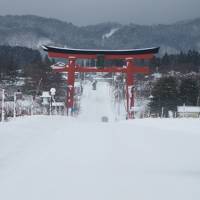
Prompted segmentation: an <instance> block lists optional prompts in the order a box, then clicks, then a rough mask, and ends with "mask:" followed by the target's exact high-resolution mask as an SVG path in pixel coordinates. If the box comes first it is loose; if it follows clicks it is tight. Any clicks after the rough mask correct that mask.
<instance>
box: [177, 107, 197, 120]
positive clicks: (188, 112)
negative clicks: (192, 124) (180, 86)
mask: <svg viewBox="0 0 200 200" xmlns="http://www.w3.org/2000/svg"><path fill="white" fill-rule="evenodd" d="M177 112H178V117H194V118H197V117H200V107H199V106H178V107H177Z"/></svg>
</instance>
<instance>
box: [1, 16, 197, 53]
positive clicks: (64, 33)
mask: <svg viewBox="0 0 200 200" xmlns="http://www.w3.org/2000/svg"><path fill="white" fill-rule="evenodd" d="M42 44H45V45H54V46H60V47H72V48H86V49H87V48H93V49H130V48H147V47H152V46H160V47H161V51H160V52H161V54H164V53H166V52H167V53H178V52H180V51H188V50H189V49H194V50H197V51H200V18H195V19H190V20H184V21H180V22H176V23H173V24H167V25H165V24H157V25H139V24H133V23H130V24H120V23H117V22H105V23H100V24H96V25H87V26H76V25H73V24H72V23H70V22H65V21H62V20H59V19H54V18H45V17H40V16H36V15H6V16H0V45H10V46H25V47H29V48H33V49H38V48H40V46H41V45H42Z"/></svg>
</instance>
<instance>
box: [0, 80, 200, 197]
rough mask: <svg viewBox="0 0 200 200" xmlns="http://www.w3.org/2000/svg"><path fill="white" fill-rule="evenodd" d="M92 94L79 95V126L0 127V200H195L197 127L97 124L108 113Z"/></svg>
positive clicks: (199, 168)
mask: <svg viewBox="0 0 200 200" xmlns="http://www.w3.org/2000/svg"><path fill="white" fill-rule="evenodd" d="M88 87H89V86H88ZM97 88H98V86H97ZM97 91H99V93H98V94H97ZM97 91H96V92H95V91H93V92H94V93H93V94H92V91H91V90H90V89H89V88H88V89H87V88H85V93H84V95H85V97H84V98H83V99H82V100H83V101H82V103H83V104H82V105H83V107H82V109H83V110H82V114H81V116H80V117H79V118H67V117H65V116H33V117H24V118H18V119H17V120H15V121H14V120H13V121H10V122H8V123H0V199H2V200H13V199H14V200H27V199H28V200H55V199H59V200H66V199H70V200H80V199H81V200H102V199H103V200H122V199H126V200H133V199H137V200H160V199H162V200H169V199H170V200H177V199H181V200H188V199H192V200H199V199H200V190H199V188H200V176H199V174H200V157H199V155H200V145H199V141H200V131H199V130H200V123H199V119H136V120H131V121H121V122H115V121H114V120H110V122H109V123H102V122H101V121H100V120H99V117H100V116H101V115H102V114H103V113H104V114H105V110H104V109H105V108H106V109H107V113H106V114H105V115H108V116H109V117H110V119H112V109H110V106H109V102H108V100H107V99H108V96H109V94H108V91H109V90H108V87H107V86H106V84H103V83H102V84H100V89H99V90H98V89H97ZM100 94H101V96H100ZM87 95H88V96H87ZM87 100H88V101H87ZM84 101H85V102H84ZM95 104H96V106H97V107H98V108H95V107H94V106H95ZM102 105H104V106H102ZM106 105H107V106H106ZM87 111H88V112H87ZM100 111H102V112H100ZM97 116H98V117H97ZM92 117H94V118H92ZM95 117H97V118H95Z"/></svg>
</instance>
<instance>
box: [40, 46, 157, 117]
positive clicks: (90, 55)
mask: <svg viewBox="0 0 200 200" xmlns="http://www.w3.org/2000/svg"><path fill="white" fill-rule="evenodd" d="M42 47H43V49H44V51H47V52H48V56H49V57H51V58H64V59H67V60H68V64H67V65H66V66H65V67H62V68H58V69H54V71H55V72H68V79H67V85H68V90H67V99H66V105H67V113H68V111H69V109H70V108H71V110H72V108H73V106H74V82H75V72H110V73H112V72H120V73H125V74H126V101H127V102H126V104H127V116H128V118H133V117H134V116H133V112H132V109H133V107H134V92H133V87H134V74H136V73H142V74H148V73H149V68H148V67H138V66H136V65H135V63H134V60H135V59H142V60H150V59H152V58H153V57H154V54H156V53H158V51H159V47H154V48H147V49H130V50H86V49H70V48H58V47H52V46H42ZM98 58H103V59H104V60H114V59H123V60H126V66H123V67H116V66H112V67H104V68H97V67H85V66H84V67H82V66H80V65H78V64H76V60H77V59H98Z"/></svg>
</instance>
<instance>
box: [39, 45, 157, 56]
mask: <svg viewBox="0 0 200 200" xmlns="http://www.w3.org/2000/svg"><path fill="white" fill-rule="evenodd" d="M42 48H43V50H44V51H47V52H52V53H64V54H74V55H76V54H84V55H142V54H156V53H158V51H159V49H160V47H152V48H143V49H126V50H97V49H73V48H60V47H53V46H46V45H44V46H42Z"/></svg>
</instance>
